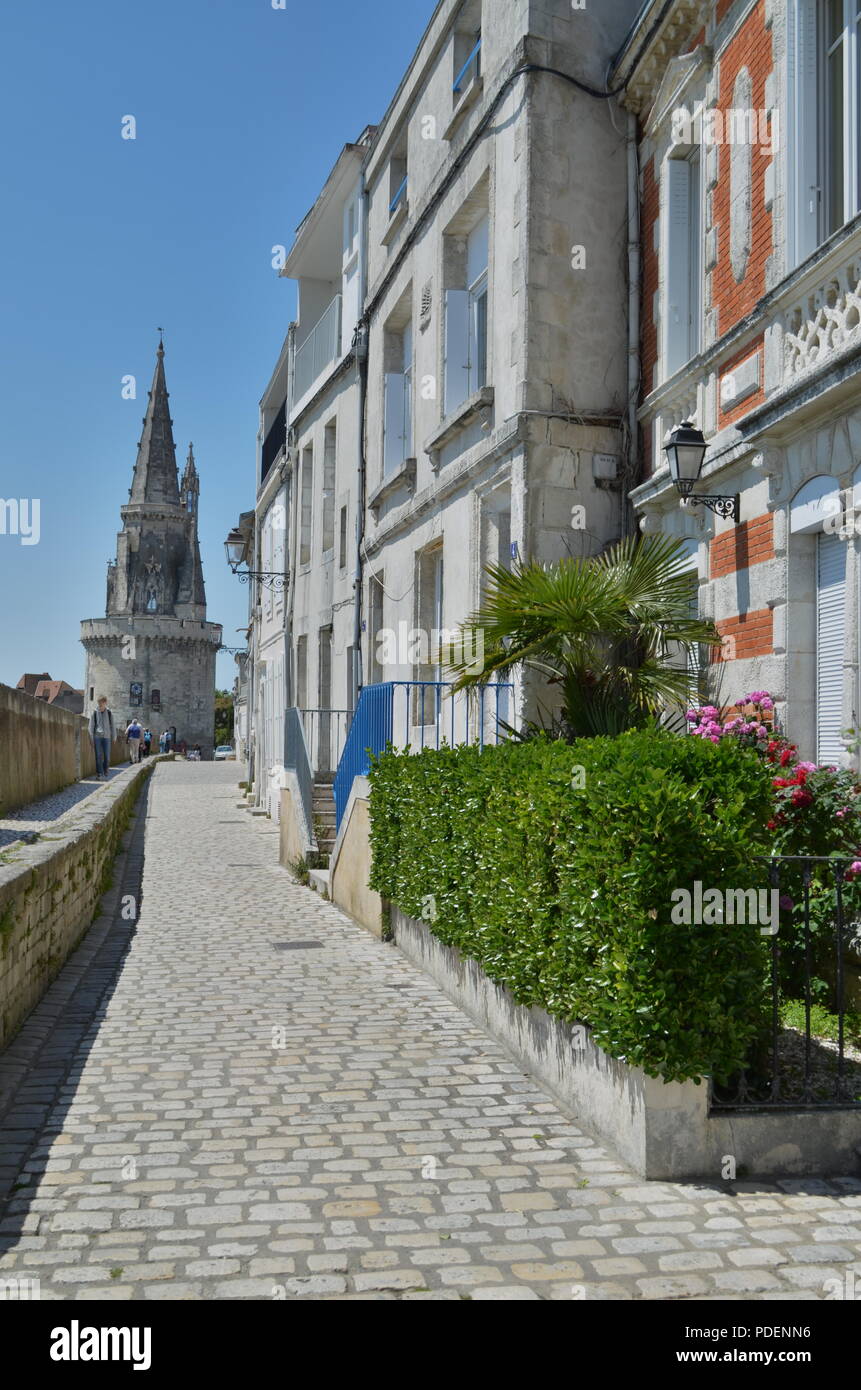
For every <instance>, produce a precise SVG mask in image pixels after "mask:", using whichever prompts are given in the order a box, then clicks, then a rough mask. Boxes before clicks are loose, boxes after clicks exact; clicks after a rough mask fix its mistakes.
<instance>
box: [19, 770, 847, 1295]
mask: <svg viewBox="0 0 861 1390" xmlns="http://www.w3.org/2000/svg"><path fill="white" fill-rule="evenodd" d="M236 777H237V771H236V767H235V765H233V766H231V765H230V764H203V765H201V766H200V767H194V768H191V769H189V768H187V767H186V766H185V765H184V764H181V763H177V764H161V765H160V766H159V767H158V769H157V770H156V773H155V775H154V778H153V781H152V784H151V789H150V795H149V804H148V808H147V809H148V812H149V815H148V817H147V820H146V823H145V827H144V825H143V824H142V825H141V828H140V834H139V835H138V839H139V841H140V852H143V851H144V850H145V854H143V861H142V863H143V896H142V908H141V913H140V918H139V921H138V923H137V930H136V932H135V933H134V935H133V937H131V938H129V935H128V929H127V927H126V926H122V927H121V928H120V927H119V926H118V925H117V923H115V922H114V920H113V918H112V917H111V915H110V913H109V912H108V913H106V914H105V915H104V916H103V917H101V918H99V919H98V921H97V922H96V923H95V924H94V926H93V928H92V929H91V931H90V933H89V934H88V936H87V937H86V938H85V939H84V942H83V944H82V946H81V948H80V949H79V952H78V953H77V954H76V956H75V957H73V958H72V959H71V960H70V961H69V962H68V964H67V966H66V968H65V970H64V971H63V972H62V974H61V976H60V977H59V980H58V982H57V983H58V986H61V987H63V988H64V989H65V990H66V993H65V995H64V996H63V998H64V1000H65V1003H64V1006H63V1008H62V1009H57V1007H56V1005H50V1007H49V1005H48V997H47V996H46V999H45V1000H43V1001H42V1004H40V1005H39V1006H38V1007H37V1009H36V1010H35V1011H34V1012H33V1014H32V1015H31V1016H30V1018H29V1019H28V1020H27V1021H26V1022H25V1024H24V1027H23V1028H22V1030H21V1032H20V1034H19V1035H18V1037H17V1038H16V1041H15V1049H16V1055H15V1056H12V1055H11V1054H10V1053H9V1052H7V1054H5V1055H4V1056H0V1096H2V1097H4V1100H3V1102H2V1104H3V1105H6V1107H7V1108H6V1111H5V1113H4V1114H3V1115H0V1132H2V1134H3V1143H2V1145H0V1176H5V1177H6V1178H7V1179H8V1180H9V1182H10V1183H11V1184H12V1185H14V1184H15V1183H16V1182H18V1183H22V1184H23V1185H22V1186H19V1187H17V1190H16V1191H15V1193H14V1197H13V1201H12V1203H10V1204H9V1205H8V1206H7V1208H6V1209H5V1212H4V1222H3V1227H2V1230H0V1236H3V1237H5V1238H6V1239H7V1240H9V1241H11V1242H14V1245H13V1246H12V1248H11V1249H7V1250H6V1251H5V1252H3V1253H2V1254H0V1269H2V1270H3V1271H8V1270H14V1269H26V1270H28V1271H32V1273H33V1275H36V1274H38V1276H39V1278H40V1280H41V1285H42V1292H43V1297H44V1298H45V1299H47V1300H64V1299H69V1300H78V1299H84V1298H90V1299H95V1298H97V1299H100V1300H101V1299H103V1300H105V1301H115V1300H120V1301H122V1300H125V1299H128V1298H132V1299H135V1300H147V1299H150V1298H152V1299H163V1298H175V1299H177V1300H189V1301H197V1300H225V1301H230V1300H233V1299H251V1300H262V1301H279V1300H282V1299H286V1300H288V1301H289V1300H301V1299H306V1298H307V1299H312V1300H314V1299H322V1300H331V1301H354V1300H358V1301H371V1302H391V1301H398V1300H402V1301H418V1302H435V1301H440V1302H458V1301H475V1302H482V1301H486V1302H506V1301H518V1302H519V1301H536V1300H543V1301H553V1302H563V1301H564V1302H581V1301H583V1302H587V1303H588V1302H589V1301H591V1300H605V1299H613V1300H627V1299H662V1300H663V1299H667V1300H682V1299H685V1300H687V1299H689V1300H691V1301H695V1302H698V1301H708V1300H709V1299H716V1300H721V1301H724V1300H726V1301H733V1300H738V1301H742V1302H744V1301H747V1300H760V1299H774V1298H783V1299H792V1300H797V1301H807V1300H810V1299H824V1298H825V1297H826V1296H827V1288H826V1285H827V1280H828V1279H829V1278H835V1277H838V1278H842V1275H843V1272H844V1271H845V1270H846V1269H853V1270H857V1272H858V1273H859V1274H861V1180H859V1179H857V1178H851V1177H850V1178H845V1179H833V1180H826V1179H821V1180H817V1179H813V1180H807V1179H799V1180H797V1181H796V1180H784V1181H781V1182H779V1183H762V1182H754V1181H748V1182H739V1183H724V1182H719V1181H716V1182H713V1183H710V1182H701V1183H668V1182H655V1183H649V1182H644V1181H643V1180H642V1179H641V1178H639V1177H637V1176H636V1175H635V1174H633V1173H630V1172H628V1171H627V1170H626V1169H625V1167H624V1165H623V1164H621V1163H620V1162H619V1161H618V1159H617V1158H616V1156H615V1155H613V1154H612V1153H610V1152H609V1151H608V1149H607V1147H606V1146H604V1145H602V1144H600V1143H598V1142H597V1141H596V1140H595V1139H593V1138H592V1137H591V1136H589V1135H587V1134H584V1133H583V1131H582V1129H581V1128H580V1126H579V1125H578V1124H577V1122H576V1119H574V1118H572V1117H570V1116H568V1115H566V1114H565V1113H564V1112H563V1111H562V1110H561V1108H560V1107H559V1106H558V1105H557V1103H556V1102H555V1101H554V1100H552V1099H551V1098H550V1097H548V1096H547V1095H545V1094H544V1093H543V1092H542V1091H541V1089H540V1087H539V1086H538V1085H537V1083H535V1082H534V1081H532V1080H531V1079H530V1078H529V1077H527V1076H524V1074H523V1072H522V1071H521V1070H520V1069H519V1068H518V1066H517V1065H516V1063H514V1062H513V1061H512V1059H511V1058H509V1057H508V1056H507V1055H505V1054H504V1053H503V1051H502V1049H501V1048H500V1047H498V1045H497V1044H496V1043H495V1042H494V1041H493V1040H492V1039H491V1038H489V1037H488V1035H487V1034H486V1033H485V1032H484V1031H483V1030H482V1029H481V1028H480V1027H479V1025H478V1024H476V1023H474V1022H473V1021H472V1020H470V1019H469V1018H467V1017H466V1016H465V1015H464V1014H463V1013H462V1012H461V1011H460V1010H459V1009H458V1008H457V1007H456V1006H455V1005H453V1004H452V1003H451V1002H450V1001H449V1000H448V999H446V998H445V996H444V995H443V994H442V993H441V991H440V990H439V989H438V988H437V986H436V985H435V984H434V983H433V981H432V980H430V979H429V978H427V977H425V976H424V975H422V974H421V973H420V972H419V971H418V970H417V969H416V968H415V967H414V966H413V965H412V964H411V963H410V962H409V961H407V960H406V959H405V958H404V957H402V956H400V955H399V954H398V953H397V952H396V951H394V950H392V948H391V947H389V946H386V945H384V944H383V943H381V942H379V941H377V940H376V939H375V938H373V937H372V936H371V935H369V934H368V933H366V932H365V931H363V930H362V929H361V928H359V927H357V926H356V925H355V924H353V923H351V922H350V921H348V919H346V918H345V917H343V916H342V915H341V914H340V913H339V912H338V910H337V909H336V908H335V907H334V906H333V905H332V904H331V903H328V902H324V901H322V900H321V899H320V898H319V897H317V896H316V895H314V894H312V893H310V892H309V891H307V890H305V889H303V888H301V887H300V886H299V885H297V884H295V883H294V882H293V881H292V879H291V878H290V876H289V875H287V874H286V873H285V872H284V871H283V870H281V869H280V868H279V867H278V865H277V862H276V859H275V855H276V849H275V847H274V846H275V844H276V841H277V835H276V836H275V837H274V838H272V835H271V827H270V828H269V832H268V834H267V831H266V830H265V829H264V827H263V824H261V823H259V822H256V821H254V820H252V818H251V817H245V818H239V817H237V819H236V820H235V821H234V822H232V823H222V822H227V821H228V819H229V818H228V816H226V815H225V811H226V810H227V809H228V808H227V804H226V803H228V802H231V803H232V802H234V801H235V780H236ZM144 830H145V844H144V842H143V839H142V836H143V834H144ZM134 833H137V832H134ZM134 833H133V836H132V840H133V839H134ZM130 843H131V841H130ZM190 843H193V844H194V846H195V853H194V856H192V857H191V858H190V857H189V855H188V852H187V846H188V844H190ZM139 859H140V855H139ZM234 863H243V864H245V863H253V864H257V865H259V870H260V872H259V874H256V875H255V874H253V873H243V874H242V875H239V876H237V874H236V873H235V871H232V870H231V869H230V867H229V866H230V865H231V864H234ZM118 872H119V873H120V875H121V876H122V874H124V873H125V872H126V870H125V869H124V868H122V861H120V868H119V870H118ZM138 872H139V870H138ZM180 872H181V873H182V883H183V891H182V893H181V894H178V893H177V892H176V886H175V885H176V879H177V874H178V873H180ZM216 913H217V918H218V923H219V931H218V933H217V935H213V933H211V932H204V931H201V925H200V924H201V922H205V921H208V920H212V919H213V917H214V915H215V914H216ZM290 936H293V937H295V938H296V939H299V940H307V939H312V938H313V939H315V940H321V941H323V942H324V946H323V948H322V949H321V950H320V951H317V952H309V953H298V952H297V953H295V957H296V958H290V957H289V956H288V955H284V956H279V957H278V958H277V959H276V958H274V957H273V953H272V951H271V944H272V942H273V941H274V940H283V939H285V938H287V937H290ZM299 956H302V957H303V958H302V960H299V959H298V957H299ZM96 979H98V981H99V983H98V985H97V986H96V985H95V983H94V982H95V981H96ZM393 985H397V986H399V987H401V986H405V988H398V989H393V988H392V986H393ZM106 986H108V988H106ZM94 1015H96V1016H94ZM275 1025H278V1026H280V1027H283V1028H285V1029H286V1030H287V1031H286V1044H287V1045H286V1047H284V1048H273V1047H272V1045H271V1040H272V1028H273V1027H274V1026H275ZM24 1057H26V1059H27V1062H26V1065H22V1061H21V1059H22V1058H24ZM428 1159H433V1161H434V1165H435V1166H434V1168H433V1175H432V1177H430V1178H429V1177H425V1176H423V1173H424V1171H425V1165H426V1163H427V1160H428ZM127 1160H128V1161H131V1160H134V1165H135V1167H134V1168H133V1170H132V1171H133V1174H134V1175H133V1176H132V1177H127V1176H125V1175H124V1165H125V1164H126V1161H127Z"/></svg>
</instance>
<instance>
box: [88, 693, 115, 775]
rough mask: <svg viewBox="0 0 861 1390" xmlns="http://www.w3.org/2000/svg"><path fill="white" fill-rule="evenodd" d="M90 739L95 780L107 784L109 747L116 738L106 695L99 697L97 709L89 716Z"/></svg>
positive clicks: (112, 717)
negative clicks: (94, 754) (91, 741)
mask: <svg viewBox="0 0 861 1390" xmlns="http://www.w3.org/2000/svg"><path fill="white" fill-rule="evenodd" d="M90 738H91V739H92V740H93V748H94V749H95V752H96V780H97V781H98V782H107V780H108V768H109V767H110V765H111V747H112V746H113V742H114V739H115V738H116V731H115V729H114V716H113V715H112V714H111V711H110V710H109V709H108V697H107V695H100V696H99V699H98V705H97V708H96V709H94V710H93V712H92V714H91V715H90Z"/></svg>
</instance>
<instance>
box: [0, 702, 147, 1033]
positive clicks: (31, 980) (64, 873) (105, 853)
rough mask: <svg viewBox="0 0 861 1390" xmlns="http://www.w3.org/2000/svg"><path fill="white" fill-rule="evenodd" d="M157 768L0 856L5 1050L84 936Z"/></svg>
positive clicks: (129, 774) (122, 779)
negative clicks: (41, 837)
mask: <svg viewBox="0 0 861 1390" xmlns="http://www.w3.org/2000/svg"><path fill="white" fill-rule="evenodd" d="M49 712H50V711H49ZM79 722H80V721H79ZM154 766H155V760H152V761H148V762H146V763H139V764H137V765H136V766H133V767H130V768H129V769H128V770H127V771H125V772H123V773H121V774H120V776H119V777H117V778H115V779H114V780H113V781H112V782H110V783H108V784H107V785H105V786H104V787H101V788H100V789H99V790H98V791H97V792H94V793H93V795H92V796H90V797H88V798H87V800H86V801H85V802H83V803H82V804H81V805H80V806H77V807H76V808H75V809H74V810H73V811H70V812H68V813H67V815H65V816H62V817H61V818H60V819H59V820H58V821H56V822H55V824H54V825H53V826H52V828H51V837H50V839H44V840H37V841H36V842H35V843H34V844H32V845H24V844H21V845H13V846H12V847H11V848H10V849H9V850H8V851H6V853H5V854H4V855H2V856H0V1049H2V1048H3V1047H5V1046H6V1045H7V1043H8V1042H9V1041H10V1040H11V1039H12V1037H13V1036H14V1034H15V1033H16V1032H17V1030H18V1028H19V1027H20V1026H21V1024H22V1023H23V1021H24V1019H25V1018H26V1017H27V1015H28V1014H29V1013H30V1011H31V1009H33V1008H34V1007H35V1005H36V1004H37V1003H38V1002H39V1000H40V999H41V997H42V995H43V994H44V993H45V991H46V989H47V988H48V986H49V985H50V984H51V982H52V981H53V980H54V978H55V977H56V976H57V974H58V973H59V971H60V969H61V968H62V966H63V965H64V963H65V961H66V960H67V958H68V956H69V955H70V954H71V952H72V951H73V950H74V949H75V947H76V946H77V945H78V943H79V941H80V940H81V938H82V937H83V936H84V935H85V934H86V932H87V929H88V928H89V926H90V923H91V922H92V921H93V918H94V916H95V915H96V912H97V909H98V903H99V899H100V898H101V896H102V894H103V893H104V892H105V891H106V889H107V887H108V880H109V878H110V873H111V868H112V865H113V861H114V857H115V855H116V853H117V850H118V847H119V843H120V839H121V837H122V834H123V831H124V829H125V827H126V824H127V822H128V819H129V816H130V815H131V812H132V808H133V807H134V803H135V801H136V799H137V797H138V794H139V793H140V790H141V788H142V787H143V785H144V781H145V779H146V778H147V777H148V775H149V773H150V772H151V770H152V768H153V767H154Z"/></svg>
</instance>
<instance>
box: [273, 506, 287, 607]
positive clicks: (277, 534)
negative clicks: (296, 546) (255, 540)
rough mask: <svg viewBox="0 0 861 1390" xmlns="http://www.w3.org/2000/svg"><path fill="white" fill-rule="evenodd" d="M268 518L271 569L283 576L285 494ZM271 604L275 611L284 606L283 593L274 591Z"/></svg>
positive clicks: (285, 566) (285, 539) (285, 547)
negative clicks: (270, 531)
mask: <svg viewBox="0 0 861 1390" xmlns="http://www.w3.org/2000/svg"><path fill="white" fill-rule="evenodd" d="M269 516H270V518H271V521H270V525H271V529H272V569H273V571H274V572H275V574H284V573H285V571H286V568H287V493H286V491H282V492H281V493H279V496H278V501H277V502H276V503H275V505H274V506H273V507H272V509H271V511H270V513H269ZM273 603H274V606H275V608H276V609H278V608H282V607H283V605H284V593H283V590H282V591H276V592H274V593H273Z"/></svg>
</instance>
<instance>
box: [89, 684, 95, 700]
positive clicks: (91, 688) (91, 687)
mask: <svg viewBox="0 0 861 1390" xmlns="http://www.w3.org/2000/svg"><path fill="white" fill-rule="evenodd" d="M94 693H95V691H94V687H93V686H92V685H91V686H90V699H91V700H92V698H93V695H94Z"/></svg>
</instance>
